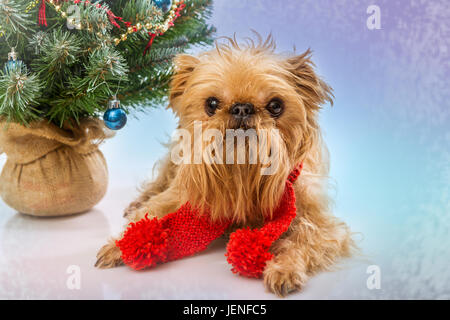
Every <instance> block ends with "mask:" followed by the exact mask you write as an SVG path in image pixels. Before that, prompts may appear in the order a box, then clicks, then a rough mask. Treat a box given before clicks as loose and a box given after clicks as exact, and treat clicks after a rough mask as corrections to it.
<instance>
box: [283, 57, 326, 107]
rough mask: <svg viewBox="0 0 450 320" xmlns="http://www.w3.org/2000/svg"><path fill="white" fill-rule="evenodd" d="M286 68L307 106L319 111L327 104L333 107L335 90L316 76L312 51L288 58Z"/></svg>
mask: <svg viewBox="0 0 450 320" xmlns="http://www.w3.org/2000/svg"><path fill="white" fill-rule="evenodd" d="M286 68H287V69H288V71H289V72H290V75H291V80H292V81H293V84H294V86H295V87H296V90H297V92H298V93H299V94H300V95H301V97H302V99H303V100H304V102H305V104H306V105H307V106H309V107H310V108H312V109H315V110H317V109H319V108H320V105H322V104H324V103H326V102H329V103H330V104H331V105H333V98H334V96H333V89H332V88H331V87H330V86H328V85H327V84H326V83H325V82H324V81H323V80H322V79H321V78H320V77H319V76H318V75H317V74H316V72H315V70H314V69H315V65H314V63H313V62H312V61H311V50H310V49H308V50H307V51H306V52H304V53H303V54H301V55H298V56H294V57H290V58H288V59H287V60H286Z"/></svg>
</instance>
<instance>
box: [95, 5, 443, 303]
mask: <svg viewBox="0 0 450 320" xmlns="http://www.w3.org/2000/svg"><path fill="white" fill-rule="evenodd" d="M371 4H376V5H378V6H379V7H380V9H381V30H369V29H368V28H367V27H366V19H367V17H368V16H369V15H368V14H367V13H366V10H367V7H368V6H369V5H371ZM449 21H450V6H449V5H448V2H447V1H443V0H442V1H411V2H410V1H393V0H391V1H387V0H385V1H374V0H372V1H357V0H347V1H331V0H315V1H300V0H297V1H294V0H289V1H286V0H284V1H275V0H271V1H269V0H226V1H225V0H216V1H215V6H214V14H213V16H212V18H211V19H210V22H211V23H212V24H214V25H215V26H216V27H217V35H218V36H232V35H233V33H235V32H236V34H237V37H238V38H243V37H245V36H251V32H250V29H254V30H256V31H258V32H259V33H260V34H262V35H267V34H268V33H269V32H272V34H273V35H274V37H275V39H276V42H277V47H278V50H279V51H281V52H284V51H292V49H293V46H294V45H295V47H296V48H297V52H303V51H304V50H306V49H307V48H311V49H312V50H313V51H314V56H313V59H314V61H315V63H316V64H317V66H318V73H319V74H320V75H322V76H323V77H324V79H325V80H326V81H327V82H328V83H329V84H330V85H331V86H332V87H333V88H334V92H335V97H336V98H335V105H334V106H333V107H330V106H326V107H325V108H324V109H323V111H322V114H321V125H322V128H323V131H324V134H325V140H326V142H327V144H328V146H329V149H330V153H331V163H332V165H331V177H332V182H333V185H334V188H333V193H334V195H335V202H336V204H335V212H336V215H338V216H340V217H341V218H342V219H344V220H345V221H346V222H347V223H348V224H349V225H350V226H351V228H352V229H353V230H354V231H355V232H360V233H361V234H360V235H358V236H357V238H358V239H359V244H360V246H361V248H362V252H363V257H365V258H367V259H368V261H370V263H369V264H376V265H379V266H380V268H381V272H382V288H381V289H380V290H371V291H369V290H367V289H361V288H359V287H358V286H355V288H359V289H355V292H354V293H353V296H354V297H362V298H447V299H448V298H450V271H449V270H448V265H449V262H450V248H449V244H450V241H449V240H450V216H449V213H450V212H449V211H450V210H449V207H450V206H449V201H450V199H449V179H450V170H449V168H450V166H449V163H450V148H449V145H450V131H449V101H450V89H449V75H450V72H449V69H450V65H449V61H450V59H449V58H450V54H449V52H450V23H449ZM138 117H139V120H137V119H130V121H129V123H128V125H127V126H126V127H125V128H124V129H122V130H121V131H119V133H118V134H117V136H116V137H115V138H114V139H113V140H111V141H109V142H107V143H106V144H105V145H104V147H103V150H104V151H105V155H106V158H107V159H108V161H109V166H110V172H111V180H112V181H111V185H112V186H113V185H119V184H120V185H123V186H128V185H130V186H134V185H138V183H140V182H142V181H143V180H144V179H145V178H146V177H149V176H150V175H151V168H152V166H153V164H154V162H155V161H156V160H157V159H158V158H160V157H161V156H163V155H164V152H165V149H164V147H163V146H162V145H161V143H162V142H166V141H167V140H168V137H169V136H170V134H171V133H172V131H173V130H174V129H175V125H176V119H175V118H174V117H173V115H172V114H171V112H170V111H167V110H165V109H164V107H163V106H162V107H161V109H157V110H152V111H150V112H149V113H148V114H145V115H143V114H139V115H138ZM366 278H367V275H364V276H363V277H362V278H361V279H366ZM349 281H352V279H349ZM358 281H365V280H358Z"/></svg>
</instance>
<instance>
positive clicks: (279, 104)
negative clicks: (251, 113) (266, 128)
mask: <svg viewBox="0 0 450 320" xmlns="http://www.w3.org/2000/svg"><path fill="white" fill-rule="evenodd" d="M266 109H267V111H269V112H270V115H271V116H272V117H274V118H278V117H279V116H281V114H282V113H283V110H284V105H283V101H281V100H280V99H272V100H270V102H269V103H268V104H267V106H266Z"/></svg>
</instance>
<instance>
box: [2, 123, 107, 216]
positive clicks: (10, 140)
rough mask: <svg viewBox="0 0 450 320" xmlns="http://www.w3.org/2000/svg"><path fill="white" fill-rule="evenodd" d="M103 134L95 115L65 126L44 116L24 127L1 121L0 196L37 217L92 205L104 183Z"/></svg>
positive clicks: (89, 207) (101, 192)
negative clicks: (0, 161)
mask: <svg viewBox="0 0 450 320" xmlns="http://www.w3.org/2000/svg"><path fill="white" fill-rule="evenodd" d="M107 135H108V133H107V131H106V130H105V128H104V126H103V124H102V123H101V122H100V121H98V120H93V119H86V120H84V121H82V122H81V123H80V125H76V126H65V127H64V129H61V128H59V127H57V126H55V125H53V124H50V123H48V122H47V121H40V122H35V123H32V124H30V125H29V126H28V127H25V126H22V125H19V124H16V123H6V121H0V153H1V152H2V151H3V152H5V153H6V155H7V161H6V164H5V166H4V167H3V171H2V173H1V176H0V195H1V197H2V198H3V200H4V201H5V202H6V203H7V204H8V205H9V206H11V207H12V208H14V209H16V210H17V211H19V212H22V213H26V214H30V215H35V216H61V215H68V214H74V213H80V212H84V211H87V210H89V209H91V208H92V207H93V206H94V205H95V204H97V203H98V202H99V201H100V200H101V199H102V198H103V196H104V195H105V193H106V188H107V184H108V170H107V167H106V161H105V158H104V157H103V154H102V153H101V152H100V150H99V149H98V144H99V143H100V142H102V141H103V139H105V138H107Z"/></svg>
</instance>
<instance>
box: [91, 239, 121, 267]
mask: <svg viewBox="0 0 450 320" xmlns="http://www.w3.org/2000/svg"><path fill="white" fill-rule="evenodd" d="M121 255H122V252H121V251H120V249H119V248H118V247H117V246H116V244H115V241H114V240H111V241H109V242H108V243H107V244H106V245H104V246H103V247H102V248H101V249H100V251H99V252H98V253H97V262H96V263H95V266H96V267H97V268H100V269H108V268H114V267H117V266H120V265H122V264H123V261H122V258H121Z"/></svg>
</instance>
